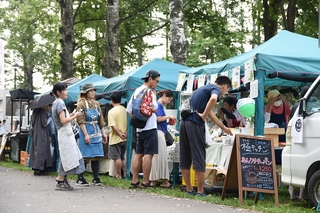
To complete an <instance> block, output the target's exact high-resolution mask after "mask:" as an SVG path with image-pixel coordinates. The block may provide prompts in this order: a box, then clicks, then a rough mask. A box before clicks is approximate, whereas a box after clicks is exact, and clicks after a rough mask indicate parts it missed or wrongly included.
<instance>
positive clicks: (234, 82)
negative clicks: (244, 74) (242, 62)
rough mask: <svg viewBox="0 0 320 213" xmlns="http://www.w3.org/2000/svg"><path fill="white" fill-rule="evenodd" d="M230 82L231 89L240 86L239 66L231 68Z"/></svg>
mask: <svg viewBox="0 0 320 213" xmlns="http://www.w3.org/2000/svg"><path fill="white" fill-rule="evenodd" d="M231 82H232V88H233V89H237V88H239V87H240V66H238V67H235V68H233V69H232V77H231Z"/></svg>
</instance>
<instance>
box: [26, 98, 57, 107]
mask: <svg viewBox="0 0 320 213" xmlns="http://www.w3.org/2000/svg"><path fill="white" fill-rule="evenodd" d="M54 100H55V97H54V96H52V95H50V94H46V95H41V96H38V97H36V98H35V99H33V100H32V101H31V102H30V104H29V105H28V109H33V108H39V107H42V106H45V105H49V104H52V103H53V102H54Z"/></svg>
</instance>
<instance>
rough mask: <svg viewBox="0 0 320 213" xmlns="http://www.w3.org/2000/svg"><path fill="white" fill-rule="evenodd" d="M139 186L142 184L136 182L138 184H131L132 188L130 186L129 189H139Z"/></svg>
mask: <svg viewBox="0 0 320 213" xmlns="http://www.w3.org/2000/svg"><path fill="white" fill-rule="evenodd" d="M139 184H140V181H138V182H136V183H131V184H130V186H129V188H130V189H133V188H137V187H138V186H139Z"/></svg>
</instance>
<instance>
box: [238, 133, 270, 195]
mask: <svg viewBox="0 0 320 213" xmlns="http://www.w3.org/2000/svg"><path fill="white" fill-rule="evenodd" d="M239 142H240V163H241V167H240V171H241V176H242V178H241V179H242V187H249V188H258V189H266V190H274V180H276V178H275V177H274V175H273V171H274V169H273V164H275V161H274V160H273V158H272V154H273V152H274V150H273V148H271V144H272V143H271V142H270V139H264V138H261V137H259V138H248V137H247V136H246V137H241V136H240V137H239Z"/></svg>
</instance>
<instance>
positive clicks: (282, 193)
mask: <svg viewBox="0 0 320 213" xmlns="http://www.w3.org/2000/svg"><path fill="white" fill-rule="evenodd" d="M0 166H3V167H9V168H13V169H16V170H21V171H29V172H33V171H32V170H31V169H30V168H28V167H25V166H22V165H20V164H19V163H16V162H13V161H10V160H8V159H6V161H0ZM50 175H52V176H57V172H54V173H50ZM84 176H85V178H86V179H87V180H88V181H91V179H92V175H91V173H85V175H84ZM68 177H69V178H71V179H77V176H76V175H70V176H68ZM99 177H100V180H101V182H102V183H103V184H105V185H107V186H112V187H117V188H124V189H128V188H129V186H130V183H131V181H130V180H124V179H122V180H118V179H115V178H112V177H110V176H107V175H100V176H99ZM181 188H182V187H181V186H180V185H176V186H174V188H173V189H163V188H148V189H144V191H145V192H148V193H154V194H160V195H164V196H174V197H180V198H188V199H196V200H201V201H206V202H208V203H213V204H219V205H226V206H230V207H235V208H242V209H250V210H254V211H259V212H265V213H273V212H274V213H292V212H294V213H308V212H313V213H314V212H315V211H316V210H315V208H311V207H310V205H309V203H308V202H307V201H301V202H294V201H291V200H290V196H289V193H288V189H287V187H285V186H281V187H279V190H278V195H279V204H280V205H279V207H276V206H275V205H274V195H273V194H264V200H259V201H258V203H257V204H254V198H252V197H249V196H248V198H246V199H245V198H244V202H243V205H240V204H239V200H238V194H231V193H227V194H226V198H225V199H224V200H221V197H220V193H214V194H210V195H209V196H207V197H195V196H192V195H186V194H185V193H184V192H183V191H181ZM137 190H140V189H137Z"/></svg>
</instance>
